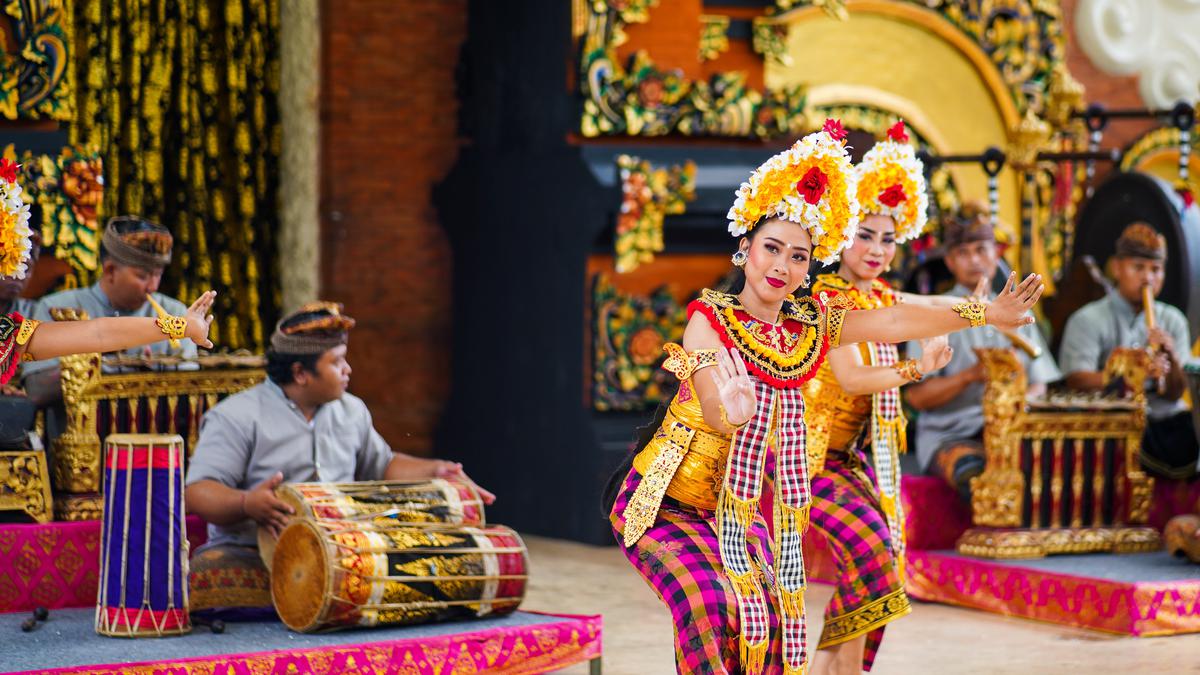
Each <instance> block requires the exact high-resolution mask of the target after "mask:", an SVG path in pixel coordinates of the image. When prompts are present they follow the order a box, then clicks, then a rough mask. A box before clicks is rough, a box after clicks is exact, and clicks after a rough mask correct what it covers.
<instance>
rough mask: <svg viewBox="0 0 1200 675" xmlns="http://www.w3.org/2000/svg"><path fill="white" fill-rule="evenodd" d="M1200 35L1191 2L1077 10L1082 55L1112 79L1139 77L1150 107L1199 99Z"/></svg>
mask: <svg viewBox="0 0 1200 675" xmlns="http://www.w3.org/2000/svg"><path fill="white" fill-rule="evenodd" d="M1043 4H1050V3H1043ZM1056 5H1057V3H1056ZM1151 31H1152V32H1151ZM1198 32H1200V13H1197V12H1196V10H1195V7H1194V6H1193V5H1192V4H1191V3H1186V2H1175V1H1173V0H1080V1H1079V2H1078V3H1077V6H1076V8H1075V34H1076V36H1077V37H1078V40H1079V46H1080V47H1082V49H1083V52H1084V53H1085V54H1087V56H1088V58H1089V59H1091V61H1092V63H1094V64H1095V65H1096V66H1098V67H1099V68H1100V70H1102V71H1104V72H1105V73H1107V74H1109V75H1115V76H1128V75H1136V76H1137V78H1138V93H1139V94H1140V95H1141V98H1142V102H1143V103H1145V104H1146V105H1147V106H1148V107H1151V108H1169V107H1171V106H1172V105H1174V104H1175V103H1176V102H1177V101H1180V100H1184V101H1188V102H1190V103H1195V102H1196V101H1197V100H1198V99H1200V85H1198V84H1197V79H1196V73H1197V72H1198V71H1200V52H1197V51H1196V47H1195V45H1196V34H1197V33H1198ZM1150 35H1153V38H1151V37H1149V36H1150Z"/></svg>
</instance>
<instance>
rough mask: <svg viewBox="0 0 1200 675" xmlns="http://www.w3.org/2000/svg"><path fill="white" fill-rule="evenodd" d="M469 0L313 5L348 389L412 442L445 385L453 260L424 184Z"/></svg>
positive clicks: (327, 209)
mask: <svg viewBox="0 0 1200 675" xmlns="http://www.w3.org/2000/svg"><path fill="white" fill-rule="evenodd" d="M466 4H467V3H466V0H354V1H352V2H347V1H344V0H339V1H338V2H334V1H333V0H323V2H322V6H321V22H322V50H323V52H322V60H323V64H322V73H321V83H322V84H321V87H322V91H321V136H322V138H321V143H322V154H323V157H322V166H321V172H322V177H321V295H322V297H324V298H327V299H331V300H338V301H341V302H344V303H346V311H347V313H349V314H350V315H352V316H354V317H355V318H356V319H358V327H357V328H355V330H354V333H353V336H352V339H351V343H350V362H351V365H352V366H353V367H354V374H353V376H352V381H351V390H352V391H353V392H354V393H355V394H357V395H359V396H361V397H362V398H363V399H365V400H366V402H367V404H368V405H369V406H370V408H371V412H372V414H373V415H374V418H375V427H376V428H377V429H379V431H380V433H382V434H383V436H384V437H385V438H386V439H387V440H388V442H389V443H391V444H392V447H393V448H395V449H397V450H403V451H405V452H412V453H414V454H428V452H429V451H430V446H431V435H432V432H433V428H434V426H435V425H436V423H437V421H438V418H439V416H440V415H441V411H442V406H443V405H444V402H445V400H446V397H447V395H448V393H449V391H448V389H449V385H448V383H449V377H448V369H449V363H450V355H449V354H448V352H447V348H446V347H445V346H444V345H445V344H447V342H448V340H447V332H448V331H449V330H450V328H451V325H452V322H451V317H450V312H451V310H452V307H451V295H450V270H451V268H450V266H451V264H452V262H453V261H452V260H451V258H450V250H449V246H448V244H447V242H446V238H445V236H444V235H443V233H442V230H441V228H440V227H439V226H438V223H437V214H436V212H435V211H434V208H433V205H432V200H431V190H432V188H433V185H434V184H435V183H437V182H438V181H439V180H441V179H442V177H443V176H445V174H446V172H447V171H449V169H450V167H451V165H452V164H453V163H454V160H455V157H456V153H457V147H458V144H457V137H456V119H457V116H456V111H457V101H456V98H455V88H454V69H455V66H456V64H457V62H458V58H459V48H460V46H461V45H462V42H463V40H464V38H465V36H466V20H467V8H466ZM284 263H285V264H286V261H284Z"/></svg>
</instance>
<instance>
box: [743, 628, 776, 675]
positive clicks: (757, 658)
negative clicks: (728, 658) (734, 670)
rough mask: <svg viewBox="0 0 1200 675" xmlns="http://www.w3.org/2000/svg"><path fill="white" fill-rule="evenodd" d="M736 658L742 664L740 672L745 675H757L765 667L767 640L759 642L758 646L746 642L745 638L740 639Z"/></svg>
mask: <svg viewBox="0 0 1200 675" xmlns="http://www.w3.org/2000/svg"><path fill="white" fill-rule="evenodd" d="M739 642H740V648H739V649H738V657H739V660H740V661H741V662H742V670H743V672H745V673H746V675H759V673H762V672H763V669H764V668H766V665H767V646H768V645H769V642H768V641H767V640H765V639H764V640H759V642H758V644H754V645H752V644H750V643H749V642H746V636H745V635H743V636H742V637H741V640H740V641H739Z"/></svg>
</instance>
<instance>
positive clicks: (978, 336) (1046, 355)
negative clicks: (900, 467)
mask: <svg viewBox="0 0 1200 675" xmlns="http://www.w3.org/2000/svg"><path fill="white" fill-rule="evenodd" d="M970 294H971V291H970V290H968V289H967V288H966V287H964V286H962V285H961V284H960V285H957V286H955V287H954V288H952V289H951V290H950V293H949V295H952V296H958V297H964V296H967V295H970ZM1018 332H1019V333H1020V334H1021V337H1023V338H1025V339H1027V340H1029V341H1030V342H1031V343H1032V344H1034V345H1037V346H1038V347H1039V348H1040V349H1041V350H1042V354H1041V356H1039V357H1037V358H1036V359H1033V360H1032V361H1031V360H1030V359H1029V357H1028V356H1027V355H1026V354H1025V353H1024V352H1022V351H1018V352H1017V358H1018V359H1020V361H1021V365H1023V366H1025V377H1026V379H1027V381H1028V382H1029V383H1030V384H1045V383H1047V382H1053V381H1055V380H1059V379H1062V373H1060V372H1059V370H1058V366H1056V365H1054V358H1053V357H1051V356H1050V350H1049V349H1047V348H1046V341H1045V340H1044V339H1043V338H1042V334H1041V331H1039V330H1038V329H1037V327H1036V326H1034V325H1028V326H1022V327H1021V328H1020V329H1019V330H1018ZM948 339H949V341H950V347H951V348H952V349H954V355H953V356H951V357H950V363H947V364H946V366H945V367H944V368H942V369H941V370H936V371H934V372H932V373H927V376H931V377H946V376H948V375H954V374H956V373H960V372H962V371H964V370H970V369H971V368H973V367H974V366H975V364H976V363H977V362H978V361H979V359H978V357H976V356H975V348H976V347H1001V348H1011V347H1012V346H1013V344H1012V341H1011V340H1009V339H1008V338H1007V337H1005V336H1004V334H1003V333H1001V332H1000V331H998V330H996V329H995V328H992V327H991V326H981V327H979V328H967V329H965V330H960V331H958V332H955V333H951V334H950V335H949V337H948ZM908 356H909V358H914V359H915V358H920V357H921V343H920V342H916V341H914V342H910V343H908ZM984 386H985V385H984V383H983V382H972V383H971V384H969V385H967V387H966V388H965V389H963V390H962V391H961V392H959V394H958V396H955V397H954V398H953V399H951V400H950V401H949V402H948V403H946V404H945V405H943V406H941V407H939V408H933V409H931V410H923V411H921V414H920V415H918V416H917V437H916V441H917V460H918V461H919V462H920V463H921V467H922V469H924V468H927V467H928V466H929V461H930V460H931V459H933V454H934V453H935V452H937V450H938V448H941V447H942V446H943V445H945V444H946V443H949V442H952V441H959V440H965V439H969V438H974V437H976V436H978V435H979V433H980V432H981V431H983V389H984Z"/></svg>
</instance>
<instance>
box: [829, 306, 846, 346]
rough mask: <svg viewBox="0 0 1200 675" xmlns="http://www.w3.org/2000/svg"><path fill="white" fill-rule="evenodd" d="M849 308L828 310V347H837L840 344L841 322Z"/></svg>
mask: <svg viewBox="0 0 1200 675" xmlns="http://www.w3.org/2000/svg"><path fill="white" fill-rule="evenodd" d="M848 311H850V310H848V309H843V308H840V307H839V308H835V309H831V310H829V312H828V317H829V318H828V320H827V321H828V323H827V326H828V331H829V348H830V349H837V348H838V346H840V345H841V344H842V324H843V323H845V321H846V312H848Z"/></svg>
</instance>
